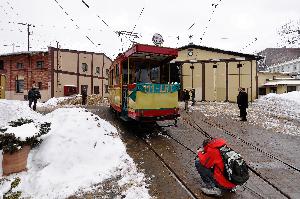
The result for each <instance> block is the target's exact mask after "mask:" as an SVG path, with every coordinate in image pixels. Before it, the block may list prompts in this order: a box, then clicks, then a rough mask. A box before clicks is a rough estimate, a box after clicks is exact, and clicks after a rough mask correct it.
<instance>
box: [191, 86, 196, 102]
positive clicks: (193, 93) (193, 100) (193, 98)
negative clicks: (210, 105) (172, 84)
mask: <svg viewBox="0 0 300 199" xmlns="http://www.w3.org/2000/svg"><path fill="white" fill-rule="evenodd" d="M191 94H192V106H194V105H195V97H196V93H195V89H194V88H193V89H192V90H191Z"/></svg>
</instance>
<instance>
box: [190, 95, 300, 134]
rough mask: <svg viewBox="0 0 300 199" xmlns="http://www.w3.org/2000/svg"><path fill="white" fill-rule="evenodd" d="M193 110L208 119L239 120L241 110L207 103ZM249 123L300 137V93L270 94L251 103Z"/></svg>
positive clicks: (235, 106)
mask: <svg viewBox="0 0 300 199" xmlns="http://www.w3.org/2000/svg"><path fill="white" fill-rule="evenodd" d="M198 104H200V106H194V107H191V110H200V111H201V112H202V113H204V115H205V116H208V117H221V116H224V115H227V116H229V117H231V119H233V120H239V117H238V115H239V109H238V107H237V105H236V104H235V103H226V102H205V103H198ZM247 112H248V116H247V119H248V123H250V124H254V125H258V126H262V127H263V128H266V129H272V130H273V131H275V132H278V133H284V134H290V135H297V136H299V135H300V126H299V121H300V91H294V92H289V93H284V94H268V95H266V96H263V97H261V98H259V99H258V100H256V101H255V102H253V103H252V104H251V103H250V106H249V108H248V109H247Z"/></svg>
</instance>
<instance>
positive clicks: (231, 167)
mask: <svg viewBox="0 0 300 199" xmlns="http://www.w3.org/2000/svg"><path fill="white" fill-rule="evenodd" d="M220 153H221V156H222V159H223V162H224V167H225V168H224V171H225V177H226V178H227V179H228V180H229V181H230V182H232V183H233V184H236V185H242V184H244V183H245V182H247V180H248V179H249V170H248V165H247V164H246V162H245V160H244V159H243V158H242V157H241V155H240V154H238V153H236V152H235V151H234V150H232V149H231V148H229V147H228V146H226V145H224V146H223V147H221V148H220Z"/></svg>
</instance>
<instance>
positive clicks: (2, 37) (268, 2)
mask: <svg viewBox="0 0 300 199" xmlns="http://www.w3.org/2000/svg"><path fill="white" fill-rule="evenodd" d="M56 1H57V2H58V4H57V3H56ZM56 1H55V0H0V16H1V18H0V53H8V52H12V46H8V47H5V46H3V45H11V44H13V43H15V45H19V46H20V47H18V48H15V51H25V50H27V27H25V26H22V25H18V24H13V23H9V22H22V23H32V24H34V25H35V27H33V28H31V31H32V33H33V34H32V36H31V39H30V40H31V46H32V48H31V50H46V49H43V48H46V47H47V46H49V45H51V46H56V43H55V41H59V42H60V45H61V47H62V48H70V49H77V50H87V51H96V52H99V51H101V52H104V53H106V54H107V55H108V56H110V57H111V58H114V56H116V54H117V53H119V52H121V50H122V48H123V49H124V50H125V49H127V48H128V47H129V46H130V44H131V42H129V41H128V40H126V38H125V37H123V44H122V43H121V38H120V37H118V36H117V35H116V34H115V33H114V31H116V30H126V31H132V30H133V28H134V25H136V28H135V29H134V32H137V33H139V34H140V35H141V36H142V37H141V38H139V39H136V40H135V41H137V42H139V43H146V44H152V41H151V38H152V35H153V34H154V33H160V34H162V36H163V37H164V40H165V43H164V46H170V47H179V46H182V45H186V44H188V43H189V42H190V41H192V42H193V43H195V44H201V45H204V46H209V47H216V48H221V49H225V50H233V51H242V52H245V53H254V52H255V51H259V50H263V49H264V48H267V47H276V46H277V42H278V41H279V40H278V36H277V30H278V29H279V28H280V26H282V25H283V24H285V23H286V22H288V21H289V20H299V19H300V12H299V11H300V10H299V8H300V1H299V0H285V1H274V0H221V1H220V0H190V1H188V0H186V1H183V0H172V1H167V0H160V1H159V0H129V1H124V0H122V1H121V0H107V1H103V0H101V1H100V0H98V1H96V0H85V2H86V3H87V4H88V5H89V6H90V8H87V7H86V6H85V5H84V4H83V3H82V1H81V0H56ZM212 4H214V5H216V4H218V6H217V7H216V8H214V7H213V6H212ZM59 5H61V6H62V8H63V10H62V9H61V8H60V7H59ZM142 8H144V10H143V13H142V15H141V16H140V17H139V14H140V12H141V11H142ZM213 10H214V11H215V12H214V14H213V15H212V12H213ZM65 12H67V13H68V15H67V14H66V13H65ZM98 16H99V17H100V18H99V17H98ZM211 16H212V20H211V21H210V22H209V18H210V17H211ZM71 19H73V21H71ZM102 20H104V21H105V22H106V23H107V25H108V26H109V27H107V26H106V25H105V24H104V23H103V22H102ZM193 23H195V25H194V26H193V27H192V28H191V29H190V30H188V28H189V27H190V26H191V25H192V24H193ZM76 25H78V27H79V29H78V28H77V27H76ZM205 27H207V31H206V34H205V36H204V37H203V41H202V42H201V40H200V38H201V36H202V35H203V32H204V30H205ZM20 31H22V32H20ZM189 35H193V38H192V39H191V40H190V39H189V37H188V36H189ZM86 36H88V37H89V38H90V39H91V40H92V42H94V44H92V42H90V41H89V40H88V39H87V38H86ZM177 36H179V40H178V39H177V38H176V37H177ZM255 38H258V40H257V41H255ZM252 42H254V43H253V44H252V45H250V46H249V47H247V48H244V47H245V46H247V44H250V43H252ZM98 44H101V45H98ZM243 48H244V49H243ZM242 49H243V50H242Z"/></svg>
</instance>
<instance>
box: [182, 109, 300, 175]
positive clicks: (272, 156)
mask: <svg viewBox="0 0 300 199" xmlns="http://www.w3.org/2000/svg"><path fill="white" fill-rule="evenodd" d="M187 115H188V116H189V117H190V118H191V119H192V120H193V122H194V123H195V125H196V126H197V128H199V130H200V131H202V132H204V130H203V129H202V128H201V127H200V126H199V125H198V124H197V123H196V122H195V120H194V119H193V118H192V117H191V116H190V115H189V114H187ZM201 121H202V122H204V123H206V124H208V125H210V126H213V127H215V128H219V129H220V130H223V132H224V133H225V134H227V135H229V136H231V137H233V138H235V139H237V140H239V141H241V142H242V143H244V144H246V145H248V146H250V147H251V148H253V149H255V150H256V151H258V152H260V153H263V154H264V155H266V156H267V157H269V158H271V159H274V160H276V161H278V162H280V163H282V164H284V165H285V166H287V167H289V168H290V169H293V170H294V171H297V172H300V169H299V168H297V167H295V166H294V165H292V164H289V163H287V162H285V161H283V160H281V159H280V158H278V157H276V156H275V155H272V154H271V153H268V152H266V151H264V150H262V149H260V148H258V147H257V146H255V145H253V144H252V143H250V142H248V141H246V140H244V139H243V138H241V137H239V136H237V135H236V134H233V133H231V132H230V131H228V130H227V129H225V127H224V126H222V125H220V124H216V123H214V124H212V123H211V122H208V121H207V120H201ZM205 133H206V134H207V132H205ZM210 138H212V137H211V136H210Z"/></svg>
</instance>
